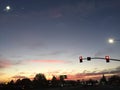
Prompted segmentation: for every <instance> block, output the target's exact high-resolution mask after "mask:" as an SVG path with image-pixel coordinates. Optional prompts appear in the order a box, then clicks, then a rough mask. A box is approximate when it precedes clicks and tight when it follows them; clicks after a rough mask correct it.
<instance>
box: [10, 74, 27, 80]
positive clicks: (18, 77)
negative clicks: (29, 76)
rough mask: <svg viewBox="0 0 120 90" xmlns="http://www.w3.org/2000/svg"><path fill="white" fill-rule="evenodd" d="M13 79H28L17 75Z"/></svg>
mask: <svg viewBox="0 0 120 90" xmlns="http://www.w3.org/2000/svg"><path fill="white" fill-rule="evenodd" d="M12 78H14V79H23V78H26V76H21V75H15V76H13V77H12Z"/></svg>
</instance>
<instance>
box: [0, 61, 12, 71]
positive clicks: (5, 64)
mask: <svg viewBox="0 0 120 90" xmlns="http://www.w3.org/2000/svg"><path fill="white" fill-rule="evenodd" d="M11 64H12V63H11V61H10V60H7V59H0V69H1V68H7V67H9V66H11Z"/></svg>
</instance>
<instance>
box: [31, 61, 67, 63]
mask: <svg viewBox="0 0 120 90" xmlns="http://www.w3.org/2000/svg"><path fill="white" fill-rule="evenodd" d="M30 62H34V63H66V61H63V60H30Z"/></svg>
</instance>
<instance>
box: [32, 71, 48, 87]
mask: <svg viewBox="0 0 120 90" xmlns="http://www.w3.org/2000/svg"><path fill="white" fill-rule="evenodd" d="M33 83H34V86H35V87H36V88H40V87H47V79H46V77H45V75H44V74H42V73H39V74H36V76H35V77H34V80H33Z"/></svg>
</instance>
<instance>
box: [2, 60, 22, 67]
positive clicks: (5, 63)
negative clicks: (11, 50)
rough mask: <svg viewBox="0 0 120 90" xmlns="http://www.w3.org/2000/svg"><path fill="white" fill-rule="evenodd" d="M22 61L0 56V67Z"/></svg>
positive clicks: (17, 63)
mask: <svg viewBox="0 0 120 90" xmlns="http://www.w3.org/2000/svg"><path fill="white" fill-rule="evenodd" d="M21 63H22V61H16V62H15V61H12V60H9V59H5V58H0V69H4V68H8V67H11V66H13V65H19V64H21Z"/></svg>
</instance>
